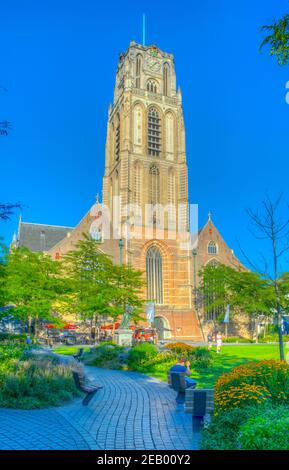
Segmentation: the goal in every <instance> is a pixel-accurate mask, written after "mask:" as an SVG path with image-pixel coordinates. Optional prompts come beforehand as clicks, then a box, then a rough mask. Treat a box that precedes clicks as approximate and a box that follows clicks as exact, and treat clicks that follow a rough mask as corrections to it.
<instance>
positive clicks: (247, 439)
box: [239, 406, 289, 450]
mask: <svg viewBox="0 0 289 470" xmlns="http://www.w3.org/2000/svg"><path fill="white" fill-rule="evenodd" d="M288 434H289V410H288V408H287V407H285V406H279V407H278V408H268V409H267V410H266V409H265V410H264V413H262V415H258V416H252V417H251V418H250V419H248V421H246V422H245V423H244V424H243V425H242V426H241V428H240V435H239V440H240V447H241V449H244V450H289V440H288Z"/></svg>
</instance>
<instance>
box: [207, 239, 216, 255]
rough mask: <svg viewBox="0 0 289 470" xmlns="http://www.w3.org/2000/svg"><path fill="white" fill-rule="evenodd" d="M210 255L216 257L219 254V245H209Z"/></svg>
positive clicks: (212, 243)
mask: <svg viewBox="0 0 289 470" xmlns="http://www.w3.org/2000/svg"><path fill="white" fill-rule="evenodd" d="M208 253H209V255H216V254H217V245H216V243H215V242H213V241H211V242H210V243H209V244H208Z"/></svg>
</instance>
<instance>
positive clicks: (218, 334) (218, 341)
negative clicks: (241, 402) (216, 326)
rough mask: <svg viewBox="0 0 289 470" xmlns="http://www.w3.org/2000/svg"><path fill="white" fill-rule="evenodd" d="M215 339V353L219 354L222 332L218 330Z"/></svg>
mask: <svg viewBox="0 0 289 470" xmlns="http://www.w3.org/2000/svg"><path fill="white" fill-rule="evenodd" d="M216 341H217V353H218V354H219V353H220V352H221V347H222V344H223V338H222V334H221V332H220V331H218V333H217V336H216Z"/></svg>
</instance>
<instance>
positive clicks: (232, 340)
mask: <svg viewBox="0 0 289 470" xmlns="http://www.w3.org/2000/svg"><path fill="white" fill-rule="evenodd" d="M253 342H254V341H253V340H252V339H250V338H243V337H240V336H228V338H226V339H224V343H253Z"/></svg>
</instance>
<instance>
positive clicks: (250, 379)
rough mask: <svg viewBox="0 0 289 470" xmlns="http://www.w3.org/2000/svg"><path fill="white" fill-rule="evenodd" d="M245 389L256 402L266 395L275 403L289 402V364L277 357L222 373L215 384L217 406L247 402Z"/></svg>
mask: <svg viewBox="0 0 289 470" xmlns="http://www.w3.org/2000/svg"><path fill="white" fill-rule="evenodd" d="M245 389H246V391H247V392H250V398H251V399H252V401H253V400H254V401H255V403H256V404H260V403H262V402H263V401H264V398H265V397H266V396H267V397H268V399H269V400H270V401H271V402H273V403H276V404H282V403H286V404H289V365H288V364H287V363H286V362H285V361H275V360H270V361H269V360H264V361H259V362H249V363H247V364H241V365H239V366H237V367H235V368H234V369H232V370H231V371H230V372H228V373H227V374H223V375H221V376H220V377H219V378H218V380H217V381H216V384H215V407H216V410H217V411H220V410H225V409H230V408H232V407H235V406H243V405H244V406H246V403H247V398H248V396H246V394H244V390H245ZM244 395H245V397H244ZM243 398H244V400H243Z"/></svg>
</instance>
